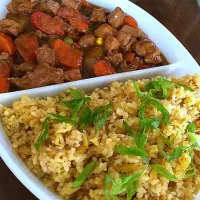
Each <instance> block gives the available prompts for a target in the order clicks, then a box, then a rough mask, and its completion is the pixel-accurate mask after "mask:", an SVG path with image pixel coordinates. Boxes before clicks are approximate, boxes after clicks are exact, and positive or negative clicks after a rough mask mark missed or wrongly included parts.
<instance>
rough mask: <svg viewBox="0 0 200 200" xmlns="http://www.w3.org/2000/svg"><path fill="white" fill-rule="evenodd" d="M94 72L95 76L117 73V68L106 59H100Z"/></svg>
mask: <svg viewBox="0 0 200 200" xmlns="http://www.w3.org/2000/svg"><path fill="white" fill-rule="evenodd" d="M93 68H94V74H95V76H106V75H111V74H115V73H116V71H115V69H114V68H113V67H112V66H111V64H110V63H109V62H108V61H106V60H99V61H98V62H97V63H96V64H95V65H94V66H93Z"/></svg>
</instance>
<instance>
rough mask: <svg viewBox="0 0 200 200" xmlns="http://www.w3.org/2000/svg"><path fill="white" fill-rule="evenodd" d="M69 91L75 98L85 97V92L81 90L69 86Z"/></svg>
mask: <svg viewBox="0 0 200 200" xmlns="http://www.w3.org/2000/svg"><path fill="white" fill-rule="evenodd" d="M69 91H70V93H71V95H72V97H73V98H74V99H82V98H83V97H84V95H83V92H82V91H81V90H76V89H73V88H69Z"/></svg>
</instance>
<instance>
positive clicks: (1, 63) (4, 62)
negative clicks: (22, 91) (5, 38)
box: [0, 52, 13, 78]
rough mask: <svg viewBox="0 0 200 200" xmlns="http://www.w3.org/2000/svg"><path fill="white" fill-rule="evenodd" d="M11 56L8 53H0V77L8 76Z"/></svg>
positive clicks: (11, 60)
mask: <svg viewBox="0 0 200 200" xmlns="http://www.w3.org/2000/svg"><path fill="white" fill-rule="evenodd" d="M12 63H13V59H12V57H11V56H10V55H9V54H8V53H5V52H3V53H1V54H0V77H5V78H8V77H9V76H10V71H11V65H12Z"/></svg>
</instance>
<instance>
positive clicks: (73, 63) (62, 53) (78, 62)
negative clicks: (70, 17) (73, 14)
mask: <svg viewBox="0 0 200 200" xmlns="http://www.w3.org/2000/svg"><path fill="white" fill-rule="evenodd" d="M51 47H52V48H53V49H55V50H56V51H57V53H58V55H59V62H60V64H61V65H62V66H64V67H67V68H78V69H79V68H81V67H82V61H83V53H82V52H81V51H79V50H78V49H75V48H72V47H71V46H70V45H69V44H67V43H65V42H63V41H62V40H60V39H56V40H54V41H53V42H52V43H51Z"/></svg>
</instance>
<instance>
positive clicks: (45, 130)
mask: <svg viewBox="0 0 200 200" xmlns="http://www.w3.org/2000/svg"><path fill="white" fill-rule="evenodd" d="M48 121H49V117H47V118H46V119H45V121H44V122H43V125H42V133H41V135H40V137H39V138H38V140H37V142H36V143H35V144H34V146H35V148H36V149H37V150H38V149H39V148H40V146H41V145H42V144H43V143H44V142H45V140H46V138H47V136H48V132H49V124H48V123H47V122H48Z"/></svg>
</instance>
